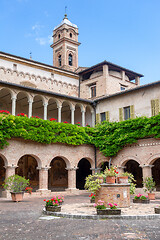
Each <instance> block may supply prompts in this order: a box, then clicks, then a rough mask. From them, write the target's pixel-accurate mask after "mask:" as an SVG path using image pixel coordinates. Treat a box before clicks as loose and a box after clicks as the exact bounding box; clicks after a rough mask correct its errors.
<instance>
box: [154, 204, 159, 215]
mask: <svg viewBox="0 0 160 240" xmlns="http://www.w3.org/2000/svg"><path fill="white" fill-rule="evenodd" d="M154 212H155V213H156V214H160V206H157V207H155V208H154Z"/></svg>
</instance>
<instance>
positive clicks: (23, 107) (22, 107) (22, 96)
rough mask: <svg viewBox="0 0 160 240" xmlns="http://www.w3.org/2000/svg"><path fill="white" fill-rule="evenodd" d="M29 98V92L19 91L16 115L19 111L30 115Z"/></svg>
mask: <svg viewBox="0 0 160 240" xmlns="http://www.w3.org/2000/svg"><path fill="white" fill-rule="evenodd" d="M28 100H29V94H28V93H26V92H23V91H19V92H18V93H17V99H16V115H17V114H19V113H25V114H27V115H28Z"/></svg>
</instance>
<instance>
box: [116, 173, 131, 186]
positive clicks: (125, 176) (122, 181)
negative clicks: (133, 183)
mask: <svg viewBox="0 0 160 240" xmlns="http://www.w3.org/2000/svg"><path fill="white" fill-rule="evenodd" d="M128 175H129V173H128V172H124V173H122V174H121V175H120V176H119V177H117V179H118V183H119V184H128Z"/></svg>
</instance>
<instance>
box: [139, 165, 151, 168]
mask: <svg viewBox="0 0 160 240" xmlns="http://www.w3.org/2000/svg"><path fill="white" fill-rule="evenodd" d="M139 167H141V168H146V167H148V168H152V167H154V165H139Z"/></svg>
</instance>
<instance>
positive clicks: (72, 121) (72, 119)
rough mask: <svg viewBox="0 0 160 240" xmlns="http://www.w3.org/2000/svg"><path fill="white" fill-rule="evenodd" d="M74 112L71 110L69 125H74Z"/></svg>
mask: <svg viewBox="0 0 160 240" xmlns="http://www.w3.org/2000/svg"><path fill="white" fill-rule="evenodd" d="M74 111H75V108H71V124H74Z"/></svg>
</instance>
